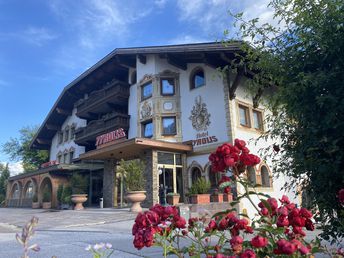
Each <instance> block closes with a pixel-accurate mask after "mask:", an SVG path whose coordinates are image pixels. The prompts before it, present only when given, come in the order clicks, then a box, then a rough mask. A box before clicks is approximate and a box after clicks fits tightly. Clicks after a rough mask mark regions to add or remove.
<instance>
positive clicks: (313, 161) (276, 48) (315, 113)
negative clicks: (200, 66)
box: [232, 0, 344, 239]
mask: <svg viewBox="0 0 344 258" xmlns="http://www.w3.org/2000/svg"><path fill="white" fill-rule="evenodd" d="M269 5H270V7H271V8H273V10H274V19H275V21H279V23H278V26H273V25H271V24H262V25H260V24H259V19H257V18H256V19H252V20H248V21H246V20H244V19H243V16H242V14H237V15H234V16H235V18H236V22H235V25H236V26H238V27H239V31H240V38H241V39H244V40H247V41H249V42H250V43H244V44H243V54H241V55H239V56H238V57H237V59H236V60H235V62H233V64H232V68H234V70H237V69H241V68H244V69H247V70H250V71H252V72H253V73H251V74H252V80H250V83H249V86H250V87H249V88H250V89H251V93H252V94H253V96H254V98H255V99H256V100H257V99H259V97H260V96H261V95H262V93H263V92H266V94H269V97H268V98H266V99H267V103H266V104H267V105H268V106H269V108H270V109H271V110H272V113H273V114H274V115H271V116H269V117H268V118H267V122H268V123H269V124H270V126H269V128H271V129H270V130H269V131H268V132H267V133H266V134H265V135H263V136H262V137H265V138H271V139H273V140H274V141H275V142H276V144H275V146H270V147H269V149H267V150H266V155H268V156H271V157H272V158H273V160H274V164H275V165H274V171H275V172H276V173H277V175H281V174H284V175H287V176H288V177H290V178H291V180H290V181H289V182H287V183H286V185H285V187H289V188H290V187H293V186H295V185H299V186H300V187H301V188H302V189H303V190H304V191H306V190H307V191H308V193H309V194H310V195H311V196H312V197H313V198H312V199H311V200H310V205H311V206H312V207H313V208H316V209H317V210H318V211H320V213H318V216H317V217H316V219H317V220H319V221H320V222H322V226H323V230H324V231H323V233H322V237H323V238H325V239H330V238H332V239H339V238H341V237H343V236H344V218H343V215H340V214H343V207H342V206H341V205H340V203H339V201H338V192H339V190H340V189H341V188H343V186H344V151H343V150H344V134H343V132H344V72H343V71H344V23H343V21H344V4H343V1H341V0H318V1H313V0H272V2H271V3H270V4H269ZM271 89H273V91H271ZM271 92H273V94H271ZM261 101H263V99H261ZM272 147H273V148H272Z"/></svg>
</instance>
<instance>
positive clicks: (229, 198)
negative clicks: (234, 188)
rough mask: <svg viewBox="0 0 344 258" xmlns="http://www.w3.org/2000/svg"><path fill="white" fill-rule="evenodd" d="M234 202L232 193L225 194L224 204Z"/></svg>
mask: <svg viewBox="0 0 344 258" xmlns="http://www.w3.org/2000/svg"><path fill="white" fill-rule="evenodd" d="M232 201H233V195H232V194H231V193H228V194H227V193H224V194H223V202H232Z"/></svg>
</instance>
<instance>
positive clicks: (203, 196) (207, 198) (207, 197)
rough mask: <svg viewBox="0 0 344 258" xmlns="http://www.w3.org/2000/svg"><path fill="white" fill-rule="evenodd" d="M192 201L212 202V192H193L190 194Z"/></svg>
mask: <svg viewBox="0 0 344 258" xmlns="http://www.w3.org/2000/svg"><path fill="white" fill-rule="evenodd" d="M190 202H191V203H192V204H207V203H210V194H193V195H190Z"/></svg>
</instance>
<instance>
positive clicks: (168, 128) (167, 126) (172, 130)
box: [162, 117, 177, 135]
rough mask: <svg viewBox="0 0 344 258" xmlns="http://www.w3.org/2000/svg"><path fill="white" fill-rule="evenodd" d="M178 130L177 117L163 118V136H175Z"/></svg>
mask: <svg viewBox="0 0 344 258" xmlns="http://www.w3.org/2000/svg"><path fill="white" fill-rule="evenodd" d="M176 133H177V130H176V118H175V117H163V118H162V134H163V135H175V134H176Z"/></svg>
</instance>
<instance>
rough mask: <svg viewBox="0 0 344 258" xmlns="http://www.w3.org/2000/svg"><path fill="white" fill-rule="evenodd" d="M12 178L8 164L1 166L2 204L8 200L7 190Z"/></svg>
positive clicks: (0, 193) (0, 189) (0, 188)
mask: <svg viewBox="0 0 344 258" xmlns="http://www.w3.org/2000/svg"><path fill="white" fill-rule="evenodd" d="M9 177H10V170H9V168H8V163H7V164H6V166H4V165H3V164H0V203H2V202H3V201H4V200H5V198H6V190H7V182H8V181H7V180H8V178H9Z"/></svg>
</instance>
